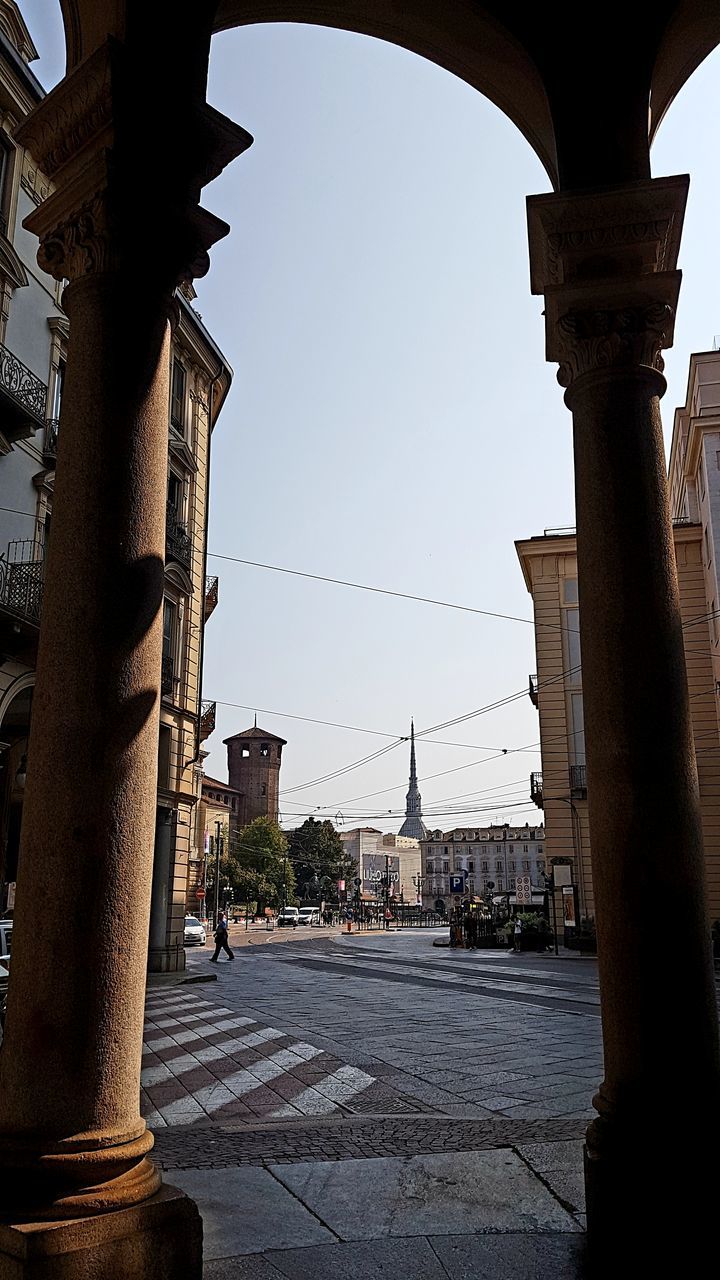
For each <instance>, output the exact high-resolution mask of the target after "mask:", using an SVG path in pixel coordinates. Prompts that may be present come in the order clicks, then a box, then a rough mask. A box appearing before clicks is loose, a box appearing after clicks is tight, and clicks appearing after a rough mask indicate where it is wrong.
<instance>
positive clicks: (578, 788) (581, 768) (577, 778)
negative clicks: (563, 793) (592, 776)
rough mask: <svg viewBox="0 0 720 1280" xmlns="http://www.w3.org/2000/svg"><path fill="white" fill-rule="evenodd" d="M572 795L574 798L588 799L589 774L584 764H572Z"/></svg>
mask: <svg viewBox="0 0 720 1280" xmlns="http://www.w3.org/2000/svg"><path fill="white" fill-rule="evenodd" d="M570 796H571V798H572V799H573V800H587V776H586V773H585V765H584V764H571V765H570Z"/></svg>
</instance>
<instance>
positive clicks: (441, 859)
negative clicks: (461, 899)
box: [420, 823, 546, 908]
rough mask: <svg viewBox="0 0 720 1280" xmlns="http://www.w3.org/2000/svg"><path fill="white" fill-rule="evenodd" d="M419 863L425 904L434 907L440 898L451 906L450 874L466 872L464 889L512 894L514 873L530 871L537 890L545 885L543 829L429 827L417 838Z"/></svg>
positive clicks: (477, 893) (472, 892)
mask: <svg viewBox="0 0 720 1280" xmlns="http://www.w3.org/2000/svg"><path fill="white" fill-rule="evenodd" d="M420 848H421V852H422V863H423V888H422V899H423V906H425V907H429V908H431V907H433V906H434V904H435V902H436V900H438V899H442V901H443V902H444V903H445V906H446V907H449V906H451V905H452V900H453V897H454V896H456V895H453V894H451V893H450V876H451V875H458V874H461V873H464V879H465V893H466V894H468V895H470V896H472V897H481V896H483V895H484V894H487V893H491V894H501V893H513V892H514V891H515V887H516V881H517V877H518V876H530V880H531V884H532V885H533V887H534V888H536V889H543V888H544V886H545V881H544V874H545V868H546V851H545V828H544V826H543V825H542V823H541V824H540V825H539V826H536V827H531V826H530V825H529V824H528V823H525V825H524V826H522V827H511V826H509V825H508V823H504V824H503V825H502V826H489V827H455V828H454V829H453V830H452V831H431V832H430V833H429V834H428V835H427V836H426V837H425V839H424V840H422V841H421V843H420Z"/></svg>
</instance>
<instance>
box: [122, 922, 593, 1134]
mask: <svg viewBox="0 0 720 1280" xmlns="http://www.w3.org/2000/svg"><path fill="white" fill-rule="evenodd" d="M444 932H445V931H442V932H439V933H437V934H433V933H432V932H430V931H425V930H423V931H422V932H420V931H417V932H414V931H404V932H402V931H400V932H398V933H397V934H395V933H391V934H384V935H374V936H373V935H363V934H357V935H352V936H351V937H348V936H333V937H327V936H326V935H324V934H323V933H322V932H321V931H318V932H317V933H316V932H315V931H313V932H312V934H311V935H310V936H307V937H302V938H300V937H297V938H296V937H294V936H293V937H292V938H291V939H288V940H286V941H284V942H283V945H282V946H278V945H273V946H262V947H257V946H255V947H253V946H248V947H242V948H237V949H236V952H235V956H236V958H235V960H234V961H233V962H231V961H228V960H226V959H224V958H223V960H221V962H220V963H219V964H218V965H217V966H210V965H209V963H208V959H209V951H208V950H207V949H197V950H193V951H189V952H188V970H189V974H190V976H200V977H202V976H204V975H205V974H206V973H208V972H213V973H217V977H218V981H217V982H216V983H209V984H205V983H202V984H200V983H198V984H194V983H190V984H185V985H182V986H175V987H171V988H162V989H158V988H155V989H153V990H151V991H150V992H149V994H148V1025H147V1028H146V1037H145V1052H144V1057H143V1095H142V1105H143V1111H144V1114H145V1115H146V1116H147V1118H148V1123H149V1124H150V1125H151V1127H153V1128H155V1129H156V1130H157V1131H162V1130H167V1129H171V1128H175V1127H178V1126H187V1125H197V1124H206V1125H207V1124H208V1123H212V1124H216V1125H223V1124H225V1125H231V1126H232V1127H233V1128H234V1129H235V1130H237V1129H238V1128H240V1127H242V1126H243V1125H252V1124H257V1123H258V1122H259V1121H262V1122H264V1123H267V1122H268V1121H270V1122H275V1121H278V1122H280V1121H282V1120H290V1119H292V1120H302V1119H303V1118H309V1117H318V1118H320V1117H323V1118H325V1117H333V1118H335V1119H340V1118H342V1117H352V1116H355V1117H359V1116H365V1117H371V1116H376V1117H379V1116H382V1117H386V1118H389V1117H398V1118H400V1117H403V1116H405V1117H407V1120H408V1121H409V1120H410V1117H411V1116H412V1117H415V1119H416V1120H419V1119H420V1118H422V1117H426V1118H427V1121H428V1122H429V1121H430V1118H431V1117H446V1118H447V1119H457V1120H463V1121H465V1122H466V1123H467V1122H471V1121H472V1122H483V1121H485V1122H487V1121H495V1122H498V1121H504V1122H519V1123H522V1124H530V1125H531V1126H532V1124H533V1123H534V1122H543V1121H558V1122H560V1123H561V1128H562V1123H563V1122H565V1123H566V1124H567V1127H568V1133H570V1132H572V1133H580V1132H582V1128H583V1124H584V1122H585V1121H586V1119H588V1118H589V1117H590V1116H591V1115H592V1108H591V1097H592V1093H593V1091H594V1089H595V1087H596V1086H597V1084H598V1083H599V1081H600V1079H601V1076H602V1066H601V1063H602V1048H601V1032H600V1016H599V996H598V985H597V971H596V964H595V961H594V960H592V959H587V958H579V957H575V956H572V957H571V956H567V957H560V958H555V957H554V956H552V955H549V956H545V955H535V954H532V953H529V954H526V953H522V954H519V955H514V954H512V953H508V952H506V951H472V952H468V951H450V950H448V949H440V948H434V947H433V945H432V942H433V938H434V937H435V936H439V937H442V936H444ZM496 1127H497V1126H496Z"/></svg>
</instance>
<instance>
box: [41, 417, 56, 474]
mask: <svg viewBox="0 0 720 1280" xmlns="http://www.w3.org/2000/svg"><path fill="white" fill-rule="evenodd" d="M59 426H60V421H59V419H58V418H49V419H48V421H47V422H46V423H45V439H44V440H43V451H42V456H43V466H44V467H47V469H48V471H50V470H52V469H53V468H54V466H55V462H56V460H57V442H58V427H59Z"/></svg>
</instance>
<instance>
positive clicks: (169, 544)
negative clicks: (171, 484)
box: [165, 502, 192, 573]
mask: <svg viewBox="0 0 720 1280" xmlns="http://www.w3.org/2000/svg"><path fill="white" fill-rule="evenodd" d="M165 560H166V562H168V563H170V562H172V561H174V562H175V564H179V565H182V567H183V569H186V570H187V572H188V573H189V572H190V565H191V563H192V538H190V537H189V536H188V531H187V527H186V526H185V525H184V524H183V523H182V521H180V520H178V514H177V511H176V510H175V508H174V506H173V505H172V503H170V502H168V504H167V508H166V520H165Z"/></svg>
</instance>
